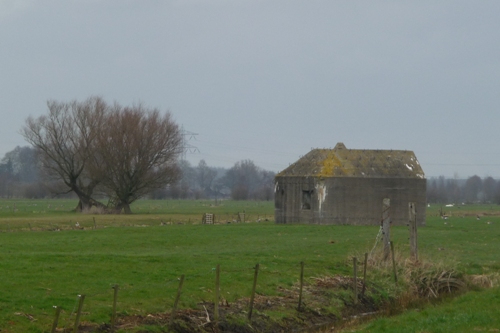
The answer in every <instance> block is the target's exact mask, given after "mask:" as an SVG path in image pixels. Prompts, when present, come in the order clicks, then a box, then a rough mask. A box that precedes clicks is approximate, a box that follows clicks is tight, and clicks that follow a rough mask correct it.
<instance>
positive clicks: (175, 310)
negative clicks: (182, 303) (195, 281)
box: [170, 274, 184, 324]
mask: <svg viewBox="0 0 500 333" xmlns="http://www.w3.org/2000/svg"><path fill="white" fill-rule="evenodd" d="M183 284H184V274H182V275H181V279H180V281H179V288H177V295H176V296H175V301H174V308H173V309H172V315H171V316H170V324H172V323H173V322H174V319H175V314H176V313H177V305H178V304H179V299H180V298H181V293H182V285H183Z"/></svg>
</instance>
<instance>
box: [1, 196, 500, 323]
mask: <svg viewBox="0 0 500 333" xmlns="http://www.w3.org/2000/svg"><path fill="white" fill-rule="evenodd" d="M211 203H213V202H208V201H140V202H138V203H137V204H136V205H134V206H133V210H134V211H135V212H136V214H134V215H132V216H124V215H118V216H116V215H79V214H76V213H70V212H69V211H70V210H71V209H72V208H73V207H74V206H75V205H76V201H74V200H73V201H71V200H61V201H59V200H43V201H33V200H26V201H22V200H10V201H6V200H2V201H0V206H2V209H1V210H0V214H1V215H0V227H1V228H0V272H1V274H0V330H1V331H2V332H3V331H5V332H47V331H48V330H49V329H50V326H51V322H52V320H53V313H54V310H53V308H52V306H54V305H58V306H61V307H62V308H63V312H62V315H61V320H60V325H59V326H60V327H62V326H65V327H69V326H71V325H72V322H73V320H74V316H73V317H71V318H70V314H71V313H72V312H73V310H74V309H75V306H76V304H77V301H78V299H77V295H79V294H85V295H86V300H85V306H84V315H83V317H82V321H87V322H95V323H104V322H109V318H110V313H111V305H112V296H113V290H112V289H111V287H112V286H113V285H115V284H118V285H119V286H120V291H119V302H118V311H119V312H120V313H121V314H142V315H147V314H148V313H157V312H163V311H169V310H170V308H171V306H172V304H173V301H174V296H175V293H176V290H177V286H178V277H179V276H180V275H181V274H185V276H186V280H185V283H184V291H183V296H182V298H181V304H180V306H181V307H183V308H190V307H195V306H196V304H197V303H198V302H200V301H202V300H207V301H210V300H212V299H213V293H212V290H213V289H214V279H215V273H214V268H215V267H216V265H217V264H220V265H221V291H222V296H223V297H224V298H226V299H227V300H228V301H230V302H231V301H234V300H236V299H238V298H241V297H248V296H249V294H250V290H251V287H252V278H253V267H254V266H255V264H256V263H260V273H259V284H258V287H257V292H258V293H260V294H265V295H276V294H278V286H281V287H285V288H290V287H291V286H292V285H293V284H294V283H296V282H297V280H298V277H299V270H300V266H299V263H300V261H304V262H305V263H306V271H305V276H306V278H307V279H309V278H311V277H314V276H322V275H328V274H342V275H347V274H351V269H352V268H351V264H352V261H351V257H352V256H354V255H355V256H358V257H360V258H361V257H362V256H363V253H364V252H367V251H370V250H371V248H372V247H373V245H374V243H375V237H376V235H377V233H378V227H377V226H318V225H275V224H274V223H272V222H266V223H244V224H243V223H242V224H235V223H231V224H226V223H223V224H219V225H201V224H199V221H200V220H201V215H202V214H203V213H204V212H215V214H218V215H219V216H224V214H227V216H230V215H231V214H236V213H237V212H241V211H243V210H244V211H245V213H246V214H247V216H250V217H251V219H249V220H250V221H255V220H256V219H257V218H258V217H262V216H267V217H268V218H272V215H271V214H272V211H273V204H272V203H260V202H231V201H224V202H223V205H221V206H217V207H211V206H210V204H211ZM14 204H15V205H16V210H17V211H15V210H13V209H12V208H11V207H13V205H14ZM49 205H50V206H49ZM7 206H8V207H9V208H6V207H7ZM488 207H489V206H488ZM34 208H37V209H36V210H35V209H34ZM55 208H58V209H57V210H56V209H55ZM59 208H60V209H59ZM8 209H11V211H8ZM63 209H66V211H64V210H63ZM190 216H191V217H190ZM94 217H95V218H96V220H97V224H98V226H99V228H98V229H97V230H92V228H91V227H92V226H93V221H92V219H93V218H94ZM186 217H187V219H186ZM178 219H180V220H179V221H185V224H177V223H176V222H178ZM189 219H191V223H189ZM77 220H78V221H80V224H81V225H84V226H85V227H86V229H85V230H72V229H71V224H70V223H69V221H72V223H74V221H77ZM169 220H170V221H171V222H172V224H168V225H163V226H160V222H161V221H169ZM221 220H222V219H221ZM228 220H229V218H228ZM28 221H29V222H28ZM222 221H224V220H222ZM487 222H491V223H490V224H488V223H487ZM27 223H30V224H31V226H32V228H33V229H35V228H36V227H38V226H41V227H40V228H39V229H37V230H42V231H33V232H30V231H29V228H28V227H26V224H27ZM445 223H446V224H445ZM56 224H58V225H59V226H68V227H67V228H63V230H62V231H60V232H50V231H46V230H48V226H50V225H52V226H54V225H56ZM143 225H144V226H145V227H142V226H143ZM105 226H106V228H105ZM392 233H393V240H394V242H395V244H396V248H397V250H398V251H400V252H402V253H403V254H408V253H409V246H408V245H407V243H408V230H407V228H405V227H393V228H392ZM499 241H500V217H495V216H491V217H488V218H483V219H481V220H480V221H477V220H476V218H475V217H463V218H462V217H456V218H455V217H453V218H450V219H449V220H447V221H444V220H441V219H440V218H439V217H434V216H431V217H429V218H428V221H427V226H426V227H425V228H420V229H419V246H420V257H421V258H422V259H424V260H432V261H438V262H443V263H445V264H451V265H454V266H457V267H459V269H460V270H462V271H463V272H464V273H467V274H489V273H494V272H500V264H499V260H498V247H499V245H498V244H500V242H499ZM495 292H496V294H493V295H496V298H494V297H493V296H490V295H489V294H488V293H485V294H483V293H481V292H477V293H471V294H468V295H466V296H463V297H476V298H475V302H477V303H478V304H482V302H483V301H484V302H485V300H483V298H482V297H483V296H485V297H487V300H489V301H498V291H495ZM469 295H470V296H469ZM474 295H476V296H474ZM488 297H490V298H488ZM491 297H493V298H491ZM459 300H460V299H457V302H458V301H459ZM453 302H454V301H452V302H450V303H445V304H443V306H445V305H446V306H449V307H450V310H447V311H451V312H452V311H453V308H454V307H456V309H457V311H459V312H461V311H462V309H461V307H460V305H453V304H455V303H453ZM467 302H472V300H469V301H464V302H463V303H458V304H467ZM497 303H498V302H497ZM448 304H449V305H448ZM438 308H441V306H439V307H438ZM477 308H480V307H479V305H478V306H477ZM443 311H444V310H443ZM411 313H412V312H410V313H409V314H411ZM421 313H422V311H421V312H415V314H414V316H418V315H419V314H421ZM434 313H437V312H435V311H432V310H429V312H428V317H430V316H431V315H433V314H434ZM464 313H466V312H464ZM28 315H29V316H32V317H33V318H34V319H36V321H30V319H29V318H28ZM457 316H458V314H457ZM395 318H399V317H395ZM416 318H418V317H416ZM451 318H453V317H451ZM381 320H386V321H387V322H386V324H383V325H390V324H389V323H388V322H389V321H390V320H391V319H390V318H389V319H381ZM429 320H431V319H429ZM434 320H438V319H437V318H436V319H434ZM439 320H440V319H439ZM443 320H444V319H443ZM417 321H419V320H417ZM445 321H446V320H445ZM374 325H381V324H376V322H374ZM443 325H444V324H443ZM472 325H473V326H474V325H475V326H474V327H476V326H477V327H480V328H482V327H486V328H495V327H496V326H494V324H492V325H493V326H491V325H490V326H488V325H486V324H483V323H482V321H481V320H479V319H478V320H477V321H476V324H472ZM367 329H372V328H367ZM427 330H428V329H427ZM382 331H383V330H379V331H374V332H382ZM414 331H415V332H419V331H421V332H426V331H425V329H421V330H420V329H418V330H414ZM428 331H429V332H439V331H433V330H428ZM367 332H371V331H367ZM394 332H396V331H394ZM408 332H410V331H408Z"/></svg>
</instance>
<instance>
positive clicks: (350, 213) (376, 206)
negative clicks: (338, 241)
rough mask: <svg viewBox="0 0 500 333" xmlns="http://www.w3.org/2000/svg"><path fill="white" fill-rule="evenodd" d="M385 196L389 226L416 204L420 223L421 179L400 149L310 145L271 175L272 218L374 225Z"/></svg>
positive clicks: (410, 156)
mask: <svg viewBox="0 0 500 333" xmlns="http://www.w3.org/2000/svg"><path fill="white" fill-rule="evenodd" d="M384 199H389V200H390V214H391V220H392V224H393V225H406V224H407V223H408V219H409V211H408V204H409V203H410V202H413V203H415V207H416V211H417V224H418V225H425V210H426V179H425V175H424V172H423V170H422V167H421V166H420V164H419V163H418V160H417V158H416V156H415V154H414V153H413V152H411V151H402V150H362V149H347V148H346V147H345V145H344V144H343V143H338V144H337V145H336V146H335V148H333V149H313V150H311V151H310V152H309V153H308V154H307V155H305V156H304V157H302V158H300V159H299V160H298V161H297V162H295V163H294V164H292V165H290V166H289V167H288V168H286V169H285V170H283V171H282V172H280V173H278V174H277V175H276V178H275V221H276V223H314V224H354V225H378V224H380V221H381V217H382V206H383V201H384Z"/></svg>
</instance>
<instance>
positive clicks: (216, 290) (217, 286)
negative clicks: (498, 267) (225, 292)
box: [214, 264, 220, 321]
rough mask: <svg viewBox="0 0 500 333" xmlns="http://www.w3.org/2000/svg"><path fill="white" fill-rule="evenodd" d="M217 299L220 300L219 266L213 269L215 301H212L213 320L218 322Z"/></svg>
mask: <svg viewBox="0 0 500 333" xmlns="http://www.w3.org/2000/svg"><path fill="white" fill-rule="evenodd" d="M219 299H220V264H217V268H216V269H215V299H214V319H215V321H219Z"/></svg>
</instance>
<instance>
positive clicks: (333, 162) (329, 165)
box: [316, 149, 342, 177]
mask: <svg viewBox="0 0 500 333" xmlns="http://www.w3.org/2000/svg"><path fill="white" fill-rule="evenodd" d="M322 153H323V154H322V155H324V158H323V159H322V160H320V161H319V163H320V168H319V173H318V174H317V175H316V176H319V177H332V176H334V175H335V174H336V172H335V171H336V170H338V169H342V161H341V160H340V159H339V158H338V156H337V154H336V153H335V151H334V150H331V149H322Z"/></svg>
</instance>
